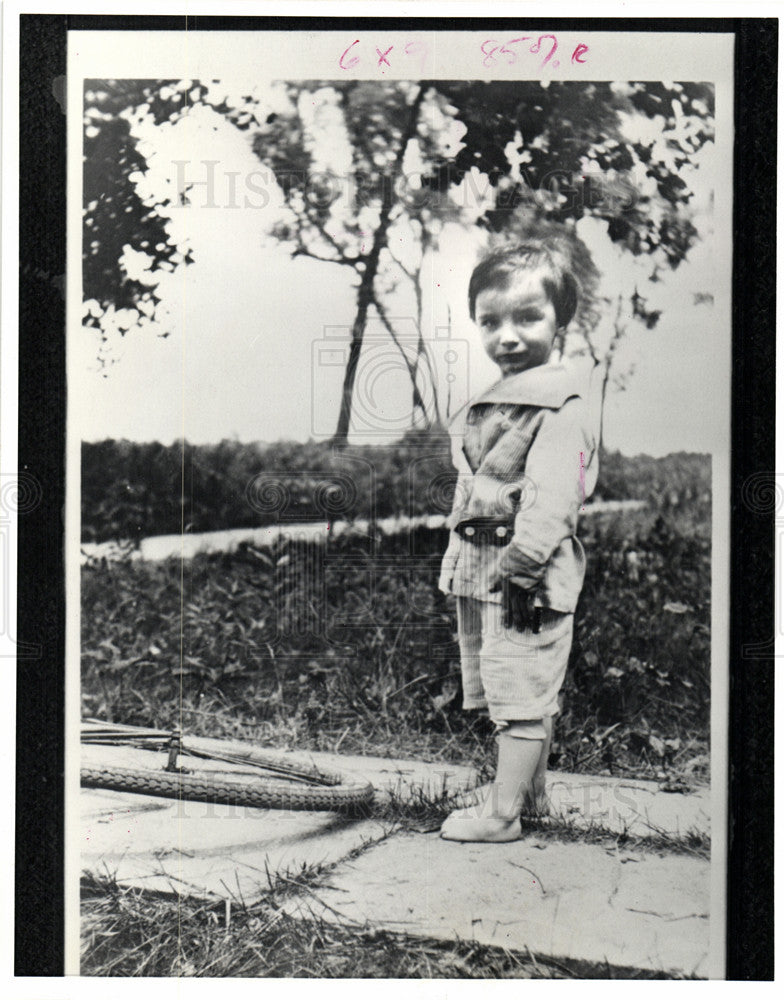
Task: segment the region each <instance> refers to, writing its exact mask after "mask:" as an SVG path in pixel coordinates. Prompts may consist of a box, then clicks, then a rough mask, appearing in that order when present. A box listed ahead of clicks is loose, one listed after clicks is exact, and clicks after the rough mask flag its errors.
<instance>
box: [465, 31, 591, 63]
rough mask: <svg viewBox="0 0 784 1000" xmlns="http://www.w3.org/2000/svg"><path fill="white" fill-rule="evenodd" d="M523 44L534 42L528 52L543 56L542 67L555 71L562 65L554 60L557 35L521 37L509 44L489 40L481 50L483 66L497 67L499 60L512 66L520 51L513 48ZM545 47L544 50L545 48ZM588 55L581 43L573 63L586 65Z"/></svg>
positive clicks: (556, 48) (556, 49)
mask: <svg viewBox="0 0 784 1000" xmlns="http://www.w3.org/2000/svg"><path fill="white" fill-rule="evenodd" d="M521 42H532V43H533V44H531V45H530V46H528V51H529V52H530V53H531V54H532V55H535V56H536V55H543V56H544V58H543V59H542V61H541V63H540V66H541V67H542V68H544V67H545V66H547V65H548V63H549V65H550V66H552V68H553V69H558V67H559V66H560V65H561V64H560V62H559V60H558V59H554V58H553V56H554V55H555V53H556V52H557V51H558V39H557V38H556V36H555V35H549V34H548V35H539V37H538V38H537V39H535V40H534V38H533V37H532V36H531V35H521V36H520V37H519V38H510V39H509V41H508V42H499V41H498V39H497V38H488V39H487V40H486V41H484V42H482V44H481V46H480V48H481V50H482V52H483V54H484V60H483V61H482V65H483V66H485V67H487V68H488V69H489V68H490V67H492V66H495V65H496V63H497V62H498V61H499V59H502V60H503V61H504V62H505V63H506V64H507V66H511V65H513V64H514V63H516V62H517V57H518V53H519V50H518V49H515V48H513V46H515V45H519V44H520V43H521ZM543 46H544V48H543ZM587 53H588V46H587V45H585V44H584V43H583V42H580V43H579V44H578V45H577V46H576V47H575V49H574V51H573V52H572V60H571V61H572V62H573V63H579V64H580V65H584V63H585V62H586V60H585V58H584V56H585V55H587Z"/></svg>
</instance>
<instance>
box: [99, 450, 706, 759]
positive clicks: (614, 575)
mask: <svg viewBox="0 0 784 1000" xmlns="http://www.w3.org/2000/svg"><path fill="white" fill-rule="evenodd" d="M684 468H688V463H684ZM637 471H638V472H640V471H641V470H640V469H639V468H638V470H637ZM696 479H697V481H696V482H692V483H691V484H690V487H689V490H690V495H691V496H692V497H693V498H694V497H695V496H696V499H691V500H689V501H687V502H684V504H683V505H681V506H679V507H676V508H670V509H669V510H667V511H666V512H665V511H663V510H662V511H656V510H646V511H638V512H633V513H629V512H625V513H621V514H618V513H613V514H605V515H598V516H596V517H594V518H592V519H590V520H586V522H585V525H584V528H583V530H582V532H581V533H582V535H583V538H584V541H585V543H586V548H587V551H588V572H587V577H586V583H585V587H584V591H583V595H582V598H581V601H580V605H579V607H578V612H577V621H576V641H575V644H574V647H573V650H572V657H571V664H570V670H569V672H568V674H567V681H566V685H565V688H564V692H563V699H564V712H563V714H562V716H561V718H560V720H559V724H558V727H557V733H556V740H555V743H554V745H553V756H552V759H551V763H552V764H553V765H556V766H559V767H561V768H562V769H576V770H588V771H599V770H609V771H610V772H612V773H626V774H629V773H636V774H645V775H649V776H655V775H662V774H663V775H665V776H667V775H670V774H673V773H675V774H678V773H681V771H682V769H684V768H687V767H689V766H690V767H692V771H690V772H689V773H690V775H691V777H696V776H697V775H696V774H695V773H694V766H696V765H692V764H690V762H691V761H694V760H698V759H699V758H700V755H703V756H702V760H703V761H704V760H705V758H704V751H705V749H706V733H707V727H708V721H709V690H710V637H709V626H710V505H709V503H708V502H707V500H706V498H705V497H704V496H702V495H701V492H700V484H699V482H698V480H699V476H698V477H696ZM445 534H446V533H445V531H443V530H439V531H433V530H427V529H419V530H417V531H415V532H406V533H403V534H401V535H398V536H392V537H379V538H377V537H375V536H373V535H372V533H371V535H370V536H369V537H367V538H365V539H361V538H356V537H354V538H351V537H348V536H344V537H337V538H335V539H332V540H330V541H329V543H328V544H327V545H326V546H315V545H313V544H307V543H303V542H296V541H291V542H281V543H278V544H277V547H275V548H272V549H258V548H254V547H252V546H244V547H243V548H241V549H240V550H239V551H237V552H236V553H234V554H232V555H220V556H202V557H197V558H195V559H193V560H192V561H191V562H189V563H187V564H185V565H184V567H183V566H181V564H180V563H179V562H176V561H174V560H172V561H170V562H165V563H159V564H146V563H139V562H127V563H121V562H119V563H107V562H105V561H98V562H96V563H93V564H91V565H88V566H86V567H85V569H84V571H83V584H82V601H83V615H82V629H83V635H82V650H83V688H82V691H83V707H84V710H85V712H86V713H89V714H93V715H101V716H105V717H107V718H113V719H118V720H122V721H124V722H132V723H133V722H138V723H143V724H146V725H150V724H152V725H156V726H165V725H168V724H170V723H172V722H173V721H174V720H175V719H178V718H180V716H181V714H183V715H184V717H185V718H186V719H187V724H188V725H189V726H191V728H194V729H195V730H196V731H202V732H206V733H207V734H213V733H214V734H216V735H217V734H219V733H223V734H224V735H229V734H233V735H237V730H236V729H232V727H239V731H243V732H247V731H248V730H246V729H245V728H244V727H248V729H249V731H251V732H253V733H254V734H256V737H257V738H258V735H259V734H262V738H263V739H267V740H268V741H270V742H272V743H276V744H280V743H286V744H288V745H296V746H301V747H311V748H314V749H319V748H320V749H330V748H333V747H334V746H335V745H336V743H337V742H338V741H340V745H341V746H342V747H343V749H344V750H352V749H353V750H358V751H360V752H368V753H373V752H376V753H378V752H381V753H387V752H389V753H393V754H394V753H397V754H398V755H400V754H405V753H406V752H409V753H416V754H424V755H428V754H435V755H438V754H440V753H442V752H443V748H444V745H445V742H446V743H448V744H449V746H450V750H449V755H450V756H451V757H452V758H454V757H456V756H457V757H460V756H466V757H469V758H471V757H472V755H474V756H475V754H476V753H477V729H476V723H475V722H474V721H472V720H470V719H466V718H465V716H464V713H462V712H461V710H460V697H459V665H458V654H457V646H456V642H455V623H454V618H453V609H452V607H451V604H450V602H449V600H448V599H446V598H445V597H444V596H443V595H441V594H440V593H439V592H438V590H437V589H436V586H435V580H436V577H437V570H438V565H439V562H440V557H441V554H442V552H443V547H444V544H445V541H446V538H445ZM213 720H215V721H213ZM216 727H217V732H216ZM227 727H228V731H227ZM439 734H440V735H439ZM445 734H446V735H445ZM480 742H481V741H480ZM483 752H484V753H485V754H486V753H487V747H485V750H484V751H483ZM700 766H702V765H700ZM679 769H681V770H679Z"/></svg>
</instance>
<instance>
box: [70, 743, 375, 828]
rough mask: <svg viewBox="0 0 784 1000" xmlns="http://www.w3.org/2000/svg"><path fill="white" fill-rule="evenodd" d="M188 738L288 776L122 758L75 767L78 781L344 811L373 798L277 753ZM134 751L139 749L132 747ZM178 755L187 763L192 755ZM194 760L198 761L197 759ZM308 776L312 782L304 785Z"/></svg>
mask: <svg viewBox="0 0 784 1000" xmlns="http://www.w3.org/2000/svg"><path fill="white" fill-rule="evenodd" d="M188 742H189V743H190V746H191V748H192V749H194V750H196V751H198V750H200V749H201V750H209V751H212V752H215V753H218V752H221V751H222V750H226V751H227V752H230V753H231V754H232V755H233V756H234V757H240V758H241V759H242V762H244V763H247V764H257V765H260V766H265V765H266V766H273V767H279V768H281V769H284V770H286V769H290V770H291V771H292V772H293V773H292V777H291V778H286V777H280V776H276V777H272V778H266V777H258V776H256V775H255V774H254V775H253V776H252V777H251V778H250V780H244V781H242V780H237V778H239V777H240V775H245V777H246V778H247V774H246V772H236V771H231V770H229V771H226V770H225V769H224V770H218V771H216V770H209V769H206V770H200V771H192V770H191V769H190V768H186V767H183V768H182V770H178V771H167V770H164V769H163V768H155V767H152V766H150V767H135V766H134V767H128V766H125V763H124V762H123V761H120V762H118V763H114V764H112V763H109V764H103V763H100V762H96V763H92V762H83V763H82V766H81V768H80V776H81V784H82V786H84V787H86V788H106V789H112V790H115V791H124V792H133V793H136V794H142V795H154V796H159V797H163V798H173V799H183V800H187V801H194V802H211V803H215V804H217V805H243V806H252V807H255V808H263V809H288V810H310V811H339V810H344V811H345V810H351V809H356V808H358V807H361V806H366V805H368V804H369V803H370V802H371V801H372V799H373V794H374V788H373V786H372V784H370V783H369V782H367V781H362V780H355V779H349V778H347V777H345V776H343V775H340V774H337V773H334V772H326V771H321V770H320V769H319V768H316V767H314V766H313V765H312V764H302V763H299V762H297V763H295V762H294V761H293V760H292V759H291V758H286V757H283V756H281V755H279V754H274V753H269V752H268V751H265V750H261V749H258V748H256V747H247V746H241V745H238V744H234V743H231V744H229V743H225V742H224V741H221V740H213V739H205V738H196V739H192V740H189V741H188ZM129 749H130V748H129ZM137 752H138V753H142V754H144V753H145V751H144V750H139V749H138V748H137ZM183 756H184V757H185V758H186V760H187V762H188V763H190V762H191V761H192V760H193V759H194V758H193V757H187V756H186V755H183ZM158 759H160V755H158ZM195 759H196V760H198V757H197V758H195ZM129 763H130V762H129ZM235 763H236V762H235ZM208 766H209V762H208ZM235 775H236V777H235ZM308 780H310V781H313V782H318V783H317V784H308V783H306V782H307V781H308Z"/></svg>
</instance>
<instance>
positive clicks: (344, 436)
mask: <svg viewBox="0 0 784 1000" xmlns="http://www.w3.org/2000/svg"><path fill="white" fill-rule="evenodd" d="M424 96H425V88H424V87H420V88H419V90H418V92H417V95H416V97H415V98H414V101H413V103H412V104H411V107H410V108H409V113H408V120H407V121H406V127H405V130H404V131H403V134H402V136H401V137H400V148H399V149H398V151H397V156H396V157H395V162H394V164H393V165H392V169H391V170H390V172H389V174H388V175H387V176H386V177H385V178H384V189H383V192H382V202H381V213H380V216H379V221H378V228H377V229H376V232H375V235H374V237H373V246H372V248H371V250H370V253H369V254H368V255H367V257H366V258H365V270H364V271H363V272H362V281H361V282H360V285H359V292H358V293H357V315H356V317H355V319H354V324H353V326H352V328H351V346H350V348H349V353H348V362H347V363H346V372H345V375H344V376H343V394H342V396H341V400H340V413H339V414H338V425H337V428H336V430H335V435H334V437H333V438H332V447H333V448H345V447H346V445H347V444H348V432H349V427H350V425H351V405H352V401H353V398H354V383H355V382H356V378H357V368H358V367H359V357H360V354H361V353H362V342H363V340H364V337H365V327H366V326H367V314H368V306H369V305H370V302H371V299H372V297H373V282H374V281H375V279H376V274H377V273H378V262H379V258H380V256H381V250H382V248H383V247H384V246H385V245H386V239H387V230H388V229H389V221H390V214H391V212H392V206H393V205H394V199H395V195H394V190H393V189H394V182H395V180H396V178H397V176H398V174H399V172H400V170H401V168H402V166H403V157H404V156H405V153H406V147H407V146H408V141H409V139H410V138H411V137H412V136H413V135H414V133H415V131H416V126H417V120H418V118H419V108H420V105H421V104H422V100H423V98H424Z"/></svg>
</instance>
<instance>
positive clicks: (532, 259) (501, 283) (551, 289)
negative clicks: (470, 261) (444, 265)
mask: <svg viewBox="0 0 784 1000" xmlns="http://www.w3.org/2000/svg"><path fill="white" fill-rule="evenodd" d="M559 256H561V255H559V254H554V253H551V252H550V251H549V250H548V249H547V248H546V247H545V246H543V245H541V244H539V245H537V244H535V243H521V244H518V245H517V246H512V247H507V248H506V249H502V250H496V251H495V252H494V253H491V254H489V255H488V256H487V257H485V258H484V260H482V261H481V262H480V263H479V264H477V266H476V267H475V268H474V273H473V274H472V275H471V280H470V281H469V283H468V310H469V312H470V314H471V319H476V299H477V296H478V295H479V293H480V292H482V291H484V290H485V289H487V288H500V289H504V288H506V287H507V286H508V284H509V282H510V281H511V279H512V276H513V275H514V274H515V273H516V272H517V271H522V270H526V271H539V270H541V271H543V272H544V273H543V276H542V285H543V287H544V290H545V292H546V293H547V295H548V296H549V298H550V301H551V302H552V303H553V305H554V306H555V320H556V323H557V325H558V327H559V328H562V327H565V326H567V325H568V324H569V323H570V322H571V320H572V318H573V316H574V314H575V311H576V309H577V296H578V286H577V281H576V280H575V278H574V276H573V275H572V273H571V271H570V270H568V267H567V266H564V265H565V264H566V263H567V262H566V261H562V260H559V259H558V258H559Z"/></svg>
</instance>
